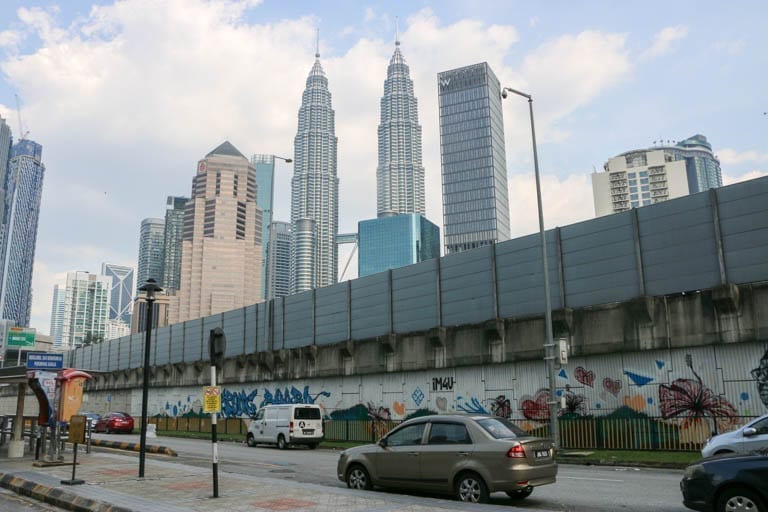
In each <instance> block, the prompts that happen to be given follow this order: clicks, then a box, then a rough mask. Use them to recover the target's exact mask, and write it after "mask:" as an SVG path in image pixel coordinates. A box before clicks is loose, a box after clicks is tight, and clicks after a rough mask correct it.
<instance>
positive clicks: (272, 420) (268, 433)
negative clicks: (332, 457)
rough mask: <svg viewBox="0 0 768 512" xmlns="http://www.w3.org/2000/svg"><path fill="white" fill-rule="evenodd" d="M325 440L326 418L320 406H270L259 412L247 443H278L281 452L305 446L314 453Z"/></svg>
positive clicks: (252, 424)
mask: <svg viewBox="0 0 768 512" xmlns="http://www.w3.org/2000/svg"><path fill="white" fill-rule="evenodd" d="M322 440H323V419H322V411H321V410H320V406H319V405H314V404H280V405H267V406H264V407H262V408H261V409H259V410H258V411H256V414H255V415H254V416H253V420H252V421H251V424H250V425H249V426H248V433H247V434H246V435H245V442H246V443H247V444H248V446H251V447H253V446H256V445H257V444H260V443H268V444H275V445H277V447H278V448H280V449H281V450H285V449H286V448H288V447H289V446H292V445H305V446H308V447H309V448H310V449H312V450H314V449H315V448H317V445H319V444H320V441H322Z"/></svg>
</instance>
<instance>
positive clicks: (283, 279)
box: [264, 220, 291, 300]
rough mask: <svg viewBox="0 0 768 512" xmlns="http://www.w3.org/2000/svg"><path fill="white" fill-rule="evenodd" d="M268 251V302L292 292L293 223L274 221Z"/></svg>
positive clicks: (270, 228)
mask: <svg viewBox="0 0 768 512" xmlns="http://www.w3.org/2000/svg"><path fill="white" fill-rule="evenodd" d="M267 243H268V245H269V248H268V250H267V279H268V280H269V281H268V282H267V294H266V295H265V296H264V297H265V298H266V299H267V300H269V299H274V298H276V297H285V296H286V295H288V294H289V293H290V292H291V223H290V222H280V221H277V220H276V221H273V222H272V224H270V226H269V242H267Z"/></svg>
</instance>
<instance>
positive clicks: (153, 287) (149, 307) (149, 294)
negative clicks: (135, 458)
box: [139, 278, 163, 478]
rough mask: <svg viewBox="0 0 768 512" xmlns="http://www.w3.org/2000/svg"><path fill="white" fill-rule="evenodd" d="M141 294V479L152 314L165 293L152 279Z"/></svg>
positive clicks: (144, 444) (145, 430)
mask: <svg viewBox="0 0 768 512" xmlns="http://www.w3.org/2000/svg"><path fill="white" fill-rule="evenodd" d="M139 291H140V292H144V293H145V294H146V302H147V304H146V308H145V310H146V315H145V318H146V322H145V324H144V328H145V330H146V336H145V338H144V372H143V374H142V377H143V383H142V387H141V434H140V436H139V478H144V459H145V457H146V450H147V398H148V396H149V347H150V345H151V343H152V313H153V310H154V302H155V293H157V292H161V291H163V289H162V288H160V287H159V286H158V285H157V281H155V280H154V279H152V278H150V279H147V282H146V284H145V285H144V286H142V287H141V288H139Z"/></svg>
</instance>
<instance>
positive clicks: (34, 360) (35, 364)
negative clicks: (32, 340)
mask: <svg viewBox="0 0 768 512" xmlns="http://www.w3.org/2000/svg"><path fill="white" fill-rule="evenodd" d="M62 368H64V354H54V353H48V352H29V353H28V354H27V369H28V370H61V369H62Z"/></svg>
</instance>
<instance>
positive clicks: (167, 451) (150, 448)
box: [91, 439, 179, 457]
mask: <svg viewBox="0 0 768 512" xmlns="http://www.w3.org/2000/svg"><path fill="white" fill-rule="evenodd" d="M91 445H92V446H101V447H104V448H117V449H118V450H130V451H134V452H138V451H139V450H140V449H141V445H140V444H139V443H129V442H127V441H120V442H118V441H104V440H102V439H94V440H92V441H91ZM146 451H147V453H161V454H163V455H168V456H170V457H178V456H179V454H178V453H176V451H175V450H172V449H171V448H168V447H167V446H158V445H147V449H146Z"/></svg>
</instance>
